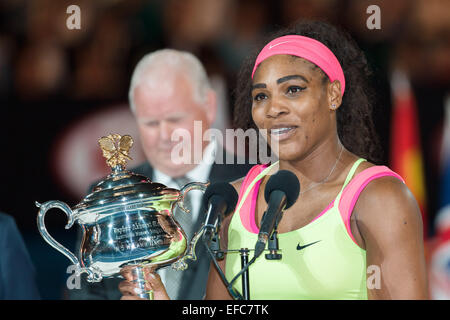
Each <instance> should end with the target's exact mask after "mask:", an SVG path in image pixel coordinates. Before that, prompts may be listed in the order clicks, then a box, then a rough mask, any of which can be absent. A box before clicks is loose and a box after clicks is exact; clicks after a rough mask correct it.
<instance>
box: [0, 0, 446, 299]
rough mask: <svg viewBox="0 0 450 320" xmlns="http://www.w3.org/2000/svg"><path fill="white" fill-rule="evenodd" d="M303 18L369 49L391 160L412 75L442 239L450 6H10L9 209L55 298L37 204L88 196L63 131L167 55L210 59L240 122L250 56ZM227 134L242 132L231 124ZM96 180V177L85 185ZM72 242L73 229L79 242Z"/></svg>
mask: <svg viewBox="0 0 450 320" xmlns="http://www.w3.org/2000/svg"><path fill="white" fill-rule="evenodd" d="M72 4H76V5H78V6H79V7H80V9H81V28H80V29H74V30H69V29H68V28H67V26H66V20H67V18H68V16H69V15H70V14H68V13H67V12H66V9H67V7H68V6H69V5H72ZM371 5H377V6H378V7H379V8H380V18H381V25H380V27H381V28H380V29H370V28H368V26H367V19H368V18H369V17H370V15H371V13H368V12H367V8H368V7H369V6H371ZM300 18H307V19H319V20H326V21H328V22H331V23H333V24H336V25H339V26H341V27H343V28H345V29H347V30H348V31H349V32H350V33H351V34H352V36H353V37H354V38H355V39H356V41H357V42H358V44H359V45H360V47H361V48H362V49H363V50H364V52H365V53H366V56H367V58H368V60H369V63H370V66H371V67H372V69H373V71H374V78H373V79H372V81H373V84H374V86H375V87H376V88H377V92H378V96H377V97H376V99H377V101H376V108H375V119H376V126H377V131H378V133H379V135H380V138H381V142H382V144H383V147H384V150H385V154H384V155H383V158H384V161H385V164H389V159H390V153H391V145H390V138H391V134H392V131H393V130H395V129H393V123H392V122H391V113H392V99H391V94H392V92H391V85H390V76H391V73H392V71H393V70H397V69H399V70H402V71H403V72H405V74H407V76H408V78H409V80H410V83H411V87H412V92H413V93H414V98H415V101H416V103H417V112H418V119H419V127H418V128H417V130H418V132H419V137H420V142H421V151H422V157H423V164H424V176H425V191H426V208H425V210H426V211H427V219H428V223H427V226H428V235H429V237H430V238H431V237H432V236H433V235H434V234H435V233H436V230H435V224H434V222H435V221H434V220H435V217H436V215H437V213H438V212H439V209H440V208H441V193H440V187H441V170H442V166H441V156H440V154H441V146H442V143H441V142H442V138H441V137H442V132H443V126H444V110H445V104H446V101H447V100H446V99H448V98H447V95H448V94H449V93H450V59H449V57H450V1H447V0H395V1H382V0H267V1H261V0H149V1H144V0H126V1H125V0H98V1H90V0H75V1H73V0H71V1H66V0H58V1H55V0H2V1H1V2H0V103H1V105H2V110H3V116H2V117H1V123H0V126H1V129H0V132H1V136H2V149H3V151H2V169H1V179H2V189H1V194H2V197H1V199H2V200H1V203H0V211H3V212H6V213H8V214H10V215H12V216H13V217H14V218H15V220H16V221H17V223H18V226H19V229H20V230H21V231H22V233H23V235H24V237H25V241H26V243H27V245H28V246H29V249H30V253H31V255H32V258H33V260H34V261H35V263H36V265H37V269H38V274H40V275H41V279H42V280H41V281H42V283H40V287H41V291H44V292H43V293H42V294H43V297H44V298H60V297H61V296H60V295H61V294H62V293H61V292H62V288H59V289H58V290H57V291H48V292H47V291H45V290H47V289H45V288H46V284H48V283H50V282H51V281H54V282H55V283H57V284H58V281H59V282H60V283H61V287H63V286H64V282H63V281H64V280H61V279H64V278H65V277H66V274H64V272H65V266H66V265H67V263H68V261H65V260H64V257H61V260H57V261H58V262H57V263H56V265H58V263H59V264H60V265H63V267H62V271H59V272H60V274H61V275H60V277H59V280H49V278H50V277H51V272H49V271H47V273H46V271H45V268H46V267H45V266H46V265H48V264H51V263H52V261H56V260H51V259H57V258H54V257H53V255H57V254H58V253H56V251H52V249H51V248H50V247H48V246H47V245H46V244H44V243H43V242H42V243H40V242H36V241H41V240H37V239H39V236H38V235H37V231H36V230H35V229H36V226H35V217H36V213H37V210H36V208H35V207H34V201H35V200H39V201H46V200H51V199H58V200H63V201H67V202H68V203H70V204H71V205H73V204H76V203H77V202H78V201H80V200H81V199H80V195H79V194H74V193H71V192H69V191H67V190H65V189H63V188H62V187H61V186H60V185H58V179H57V174H55V172H54V170H53V169H52V165H53V164H54V162H52V159H51V157H52V154H54V153H52V152H53V150H54V148H55V144H56V142H57V141H58V137H59V136H60V135H61V133H62V132H63V131H64V130H65V129H66V128H67V127H68V126H73V125H74V124H76V123H77V121H81V120H80V119H83V117H86V116H88V115H89V114H91V113H92V112H94V111H96V110H104V111H105V110H106V111H108V110H109V108H111V107H112V106H115V105H118V104H127V97H128V86H129V81H130V76H131V72H132V70H133V68H134V67H135V64H136V62H137V61H138V60H139V59H140V58H141V57H142V56H143V55H144V54H146V53H148V52H151V51H153V50H156V49H160V48H164V47H170V48H175V49H180V50H187V51H190V52H192V53H194V54H195V55H196V56H198V57H199V59H200V60H201V61H202V62H203V64H204V65H205V67H206V69H207V72H208V74H209V76H210V77H211V78H215V79H218V81H220V83H221V86H222V88H223V91H224V95H223V101H224V102H223V105H224V109H225V114H224V116H225V117H229V118H232V113H233V99H234V95H233V90H234V87H235V83H236V76H237V73H238V72H239V68H240V65H241V63H242V61H243V59H245V57H246V56H248V55H249V54H250V53H251V51H252V49H253V47H254V45H255V44H256V43H258V41H259V40H261V37H263V36H264V35H266V34H267V33H268V32H271V31H272V30H274V29H276V28H279V27H283V26H288V25H290V24H291V23H293V22H295V21H296V20H298V19H300ZM447 103H448V102H447ZM5 113H6V114H5ZM223 126H225V127H231V126H232V124H231V123H229V122H228V121H225V123H224V124H223ZM81 156H82V155H81ZM68 170H69V169H68ZM66 173H67V172H66ZM90 183H92V181H86V187H87V186H89V184H90ZM54 219H55V222H54V223H55V225H61V226H62V225H64V221H63V220H64V218H61V220H60V221H57V219H58V218H54ZM58 223H59V224H58ZM61 226H60V228H61V229H63V227H61ZM71 236H72V237H73V233H72V234H70V233H67V235H66V237H67V239H69V240H67V241H68V243H70V242H71V241H72V240H70V237H71ZM38 246H39V248H38ZM58 259H59V258H58ZM46 277H48V278H46ZM49 281H50V282H49Z"/></svg>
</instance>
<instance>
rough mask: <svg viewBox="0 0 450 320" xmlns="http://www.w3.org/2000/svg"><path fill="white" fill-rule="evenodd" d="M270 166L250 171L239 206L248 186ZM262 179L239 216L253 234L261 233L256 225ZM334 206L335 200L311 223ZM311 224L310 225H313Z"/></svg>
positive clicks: (256, 167)
mask: <svg viewBox="0 0 450 320" xmlns="http://www.w3.org/2000/svg"><path fill="white" fill-rule="evenodd" d="M267 166H268V165H256V166H254V167H252V168H251V169H250V171H249V172H248V174H247V176H246V177H245V178H244V181H243V182H242V186H241V190H240V191H239V199H238V204H239V203H240V202H241V201H242V198H243V196H244V193H245V190H247V188H248V186H249V185H250V184H251V183H252V181H253V180H254V179H255V178H256V177H257V176H258V175H259V174H260V173H261V172H262V171H263V170H264V169H265V168H267ZM261 182H262V179H261V180H259V181H258V182H257V183H255V185H254V186H253V188H252V190H251V191H250V192H249V194H248V196H247V199H246V200H245V202H244V203H243V204H242V207H241V209H240V211H239V216H240V218H241V223H242V225H243V226H244V228H245V229H246V230H247V231H249V232H252V233H259V228H258V226H257V225H256V218H255V214H256V210H255V209H256V201H257V199H258V190H259V187H260V185H261ZM333 205H334V200H333V201H331V203H330V204H329V205H328V206H327V207H326V208H325V209H324V210H322V212H321V213H319V214H318V215H317V216H316V217H315V218H314V219H313V220H312V221H311V222H313V221H315V220H317V219H319V218H320V217H321V216H323V215H324V214H325V213H326V212H327V211H328V210H329V209H330V208H332V207H333ZM311 222H310V223H311Z"/></svg>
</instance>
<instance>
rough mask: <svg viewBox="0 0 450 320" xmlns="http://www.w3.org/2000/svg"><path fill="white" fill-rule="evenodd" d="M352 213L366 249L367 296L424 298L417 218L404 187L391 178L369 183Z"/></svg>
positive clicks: (416, 209)
mask: <svg viewBox="0 0 450 320" xmlns="http://www.w3.org/2000/svg"><path fill="white" fill-rule="evenodd" d="M353 215H354V218H355V219H356V224H357V227H358V231H359V233H360V235H361V237H362V239H363V241H364V246H365V249H366V259H367V272H368V273H367V292H368V297H369V299H428V288H427V274H426V266H425V257H424V244H423V225H422V217H421V213H420V209H419V207H418V205H417V202H416V200H415V198H414V196H413V195H412V193H411V192H410V190H409V189H408V188H407V186H406V185H405V184H403V183H402V182H401V181H400V180H398V179H396V178H393V177H383V178H380V179H376V180H374V181H372V182H371V183H369V184H368V185H367V187H366V188H365V189H364V190H363V192H362V193H361V195H360V197H359V199H358V201H357V203H356V206H355V208H354V211H353ZM377 277H378V278H377Z"/></svg>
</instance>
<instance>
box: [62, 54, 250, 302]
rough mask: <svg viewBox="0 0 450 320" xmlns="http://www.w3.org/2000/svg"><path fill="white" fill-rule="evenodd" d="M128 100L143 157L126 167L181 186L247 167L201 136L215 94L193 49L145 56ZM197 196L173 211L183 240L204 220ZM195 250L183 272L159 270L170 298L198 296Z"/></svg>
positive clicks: (105, 289) (104, 293)
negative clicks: (228, 161)
mask: <svg viewBox="0 0 450 320" xmlns="http://www.w3.org/2000/svg"><path fill="white" fill-rule="evenodd" d="M129 102H130V107H131V110H132V111H133V114H134V115H135V118H136V122H137V126H138V128H139V134H140V138H141V142H142V147H143V150H144V153H145V155H146V158H147V160H148V162H146V163H144V164H142V165H140V166H138V167H137V168H134V169H131V171H133V172H135V173H137V174H142V175H145V176H147V177H149V178H150V179H151V180H152V181H155V182H158V183H162V184H164V185H166V186H167V187H172V188H177V189H180V188H181V187H182V186H184V185H185V184H187V183H189V182H193V181H196V182H207V181H210V182H211V183H214V182H218V181H226V182H231V181H234V180H236V179H238V178H240V177H243V176H245V174H246V173H247V172H248V170H249V169H250V167H251V166H250V165H246V164H242V165H240V164H236V163H237V161H236V158H234V161H233V163H232V164H226V163H225V159H230V157H228V158H227V157H226V151H224V150H223V149H222V148H223V147H222V146H221V145H219V144H218V143H217V142H216V141H215V140H214V139H211V138H207V139H203V135H204V134H205V133H206V132H207V130H208V129H210V127H211V125H212V124H213V123H214V121H215V119H216V112H217V101H216V93H215V92H214V90H213V89H212V88H211V86H210V83H209V79H208V76H207V74H206V71H205V69H204V67H203V65H202V64H201V63H200V61H199V60H198V59H197V58H196V57H195V56H193V55H192V54H190V53H188V52H182V51H176V50H172V49H164V50H159V51H156V52H153V53H150V54H148V55H146V56H144V57H143V58H142V59H141V60H140V61H139V63H138V64H137V66H136V68H135V70H134V72H133V75H132V78H131V84H130V90H129ZM175 130H178V131H177V132H178V133H179V135H178V136H183V137H184V138H186V137H189V140H187V141H183V142H182V143H187V144H188V145H190V148H186V149H184V150H185V151H186V150H190V151H191V152H190V153H188V154H183V155H182V159H181V158H180V157H178V156H179V155H180V153H179V152H174V148H175V147H179V146H180V141H177V140H175V141H174V139H173V134H174V132H175ZM198 132H200V133H201V134H200V136H199V135H198ZM196 133H197V134H196ZM186 134H187V135H186ZM194 137H195V138H196V139H197V140H196V141H194ZM199 139H201V141H199ZM208 139H210V140H208ZM218 155H220V156H218ZM231 159H233V157H231ZM191 193H192V194H191ZM201 198H202V194H201V192H200V191H192V192H190V193H189V194H188V202H190V203H188V207H190V208H192V210H191V213H192V214H184V213H183V212H175V215H174V216H175V217H176V219H177V221H178V222H179V223H180V225H181V226H182V227H183V229H184V231H185V232H186V235H187V237H188V240H190V239H192V236H193V235H194V233H195V232H197V231H198V230H199V229H200V226H201V224H202V222H204V220H205V215H204V214H203V211H204V210H203V208H202V206H201ZM189 204H190V205H189ZM196 253H197V257H198V258H197V261H191V262H189V267H188V269H187V270H185V271H175V270H172V268H170V267H167V268H163V269H160V270H159V271H158V273H159V275H160V276H161V279H162V282H163V283H164V284H165V286H166V288H167V292H168V294H169V296H170V298H171V299H182V300H200V299H202V298H203V296H204V294H205V288H206V281H207V277H208V271H209V266H210V259H209V258H208V255H207V254H206V250H205V249H204V246H197V250H196ZM120 281H122V279H104V280H102V282H100V283H94V284H89V283H87V282H86V281H82V289H79V290H77V289H73V290H71V291H70V293H69V296H70V298H71V299H119V298H120V296H121V294H120V292H119V290H118V285H119V282H120Z"/></svg>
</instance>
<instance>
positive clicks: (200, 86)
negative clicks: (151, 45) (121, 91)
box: [128, 49, 211, 113]
mask: <svg viewBox="0 0 450 320" xmlns="http://www.w3.org/2000/svg"><path fill="white" fill-rule="evenodd" d="M180 74H182V75H184V76H186V78H187V80H188V81H189V82H190V84H191V86H192V91H193V96H194V99H195V100H196V101H197V102H198V103H200V104H203V103H204V102H205V101H206V95H207V93H208V91H209V90H210V89H211V85H210V83H209V79H208V75H207V74H206V71H205V68H204V67H203V65H202V63H201V62H200V60H198V59H197V57H195V56H194V55H193V54H192V53H190V52H186V51H178V50H174V49H162V50H157V51H154V52H152V53H149V54H147V55H145V56H144V57H143V58H142V59H141V60H140V61H139V62H138V64H137V65H136V68H135V69H134V71H133V75H132V76H131V83H130V89H129V91H128V99H129V102H130V108H131V110H132V111H133V113H134V112H135V105H134V99H133V91H134V89H135V88H136V86H138V85H139V84H140V83H141V82H142V81H144V79H145V80H146V81H165V80H164V79H161V77H167V76H176V75H180Z"/></svg>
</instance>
